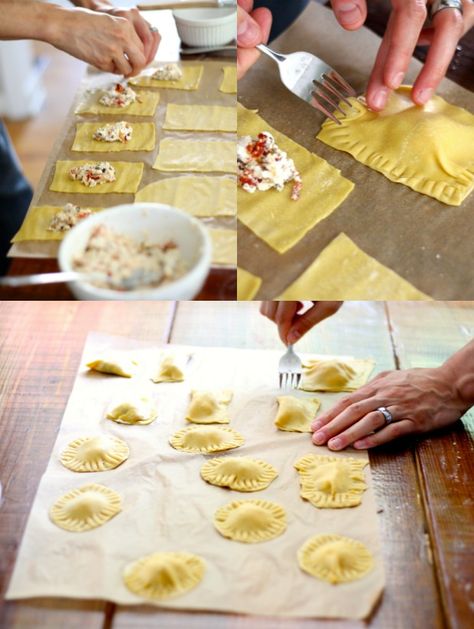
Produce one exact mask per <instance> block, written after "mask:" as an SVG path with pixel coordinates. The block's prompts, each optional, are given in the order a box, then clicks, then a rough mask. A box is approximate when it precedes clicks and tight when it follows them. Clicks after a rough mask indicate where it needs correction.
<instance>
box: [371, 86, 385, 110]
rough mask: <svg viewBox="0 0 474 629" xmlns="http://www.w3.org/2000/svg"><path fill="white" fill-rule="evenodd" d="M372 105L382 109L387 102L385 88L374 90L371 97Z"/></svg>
mask: <svg viewBox="0 0 474 629" xmlns="http://www.w3.org/2000/svg"><path fill="white" fill-rule="evenodd" d="M371 101H372V106H373V107H374V108H375V109H383V108H384V107H385V103H386V102H387V90H383V89H382V90H379V91H378V92H376V94H375V96H374V97H373V98H372V99H371Z"/></svg>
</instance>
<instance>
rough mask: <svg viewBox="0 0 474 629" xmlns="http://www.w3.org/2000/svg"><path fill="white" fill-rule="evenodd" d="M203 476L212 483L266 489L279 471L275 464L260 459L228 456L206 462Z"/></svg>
mask: <svg viewBox="0 0 474 629" xmlns="http://www.w3.org/2000/svg"><path fill="white" fill-rule="evenodd" d="M201 476H202V478H203V479H204V480H205V481H207V482H208V483H210V484H211V485H217V486H218V487H229V489H235V490H236V491H246V492H247V491H261V490H262V489H265V488H266V487H268V486H269V485H270V483H271V482H272V481H273V480H275V478H276V477H277V476H278V472H277V471H276V469H275V468H274V467H273V465H270V463H267V462H266V461H262V460H260V459H252V458H250V457H238V456H227V457H220V458H217V459H210V460H209V461H207V462H206V463H204V465H203V466H202V467H201Z"/></svg>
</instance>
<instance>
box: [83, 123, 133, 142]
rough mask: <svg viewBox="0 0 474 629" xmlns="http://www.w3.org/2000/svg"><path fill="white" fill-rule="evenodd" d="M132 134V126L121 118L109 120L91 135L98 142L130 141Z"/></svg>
mask: <svg viewBox="0 0 474 629" xmlns="http://www.w3.org/2000/svg"><path fill="white" fill-rule="evenodd" d="M132 135H133V127H132V126H131V125H130V124H129V123H128V122H124V121H123V120H121V121H120V122H110V123H108V124H106V125H104V126H103V127H98V129H96V131H95V132H94V135H93V136H92V137H93V138H94V140H97V141H98V142H122V143H123V144H125V143H126V142H130V140H131V139H132Z"/></svg>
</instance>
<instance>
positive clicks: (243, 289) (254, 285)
mask: <svg viewBox="0 0 474 629" xmlns="http://www.w3.org/2000/svg"><path fill="white" fill-rule="evenodd" d="M261 285H262V278H260V277H257V276H256V275H253V274H252V273H250V272H249V271H246V270H245V269H241V268H240V267H237V299H238V301H250V300H252V299H253V298H254V297H255V295H256V294H257V293H258V291H259V290H260V286H261Z"/></svg>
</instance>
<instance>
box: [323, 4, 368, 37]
mask: <svg viewBox="0 0 474 629" xmlns="http://www.w3.org/2000/svg"><path fill="white" fill-rule="evenodd" d="M331 6H332V9H333V11H334V13H335V15H336V19H337V21H338V22H339V24H340V25H341V26H342V27H343V28H346V29H347V30H348V31H354V30H356V29H358V28H360V27H361V26H362V24H363V23H364V22H365V18H366V17H367V4H366V1H365V0H331Z"/></svg>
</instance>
